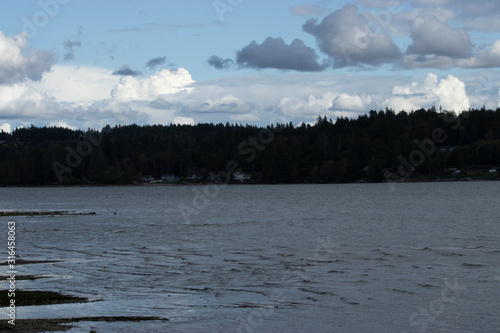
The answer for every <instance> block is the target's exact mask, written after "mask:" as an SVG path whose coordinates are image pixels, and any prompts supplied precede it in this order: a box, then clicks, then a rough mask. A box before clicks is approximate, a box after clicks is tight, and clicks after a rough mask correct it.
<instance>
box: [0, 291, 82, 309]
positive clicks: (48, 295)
mask: <svg viewBox="0 0 500 333" xmlns="http://www.w3.org/2000/svg"><path fill="white" fill-rule="evenodd" d="M8 294H9V293H8V290H3V291H0V306H1V307H7V306H9V304H10V300H11V298H10V297H8ZM15 294H16V297H15V300H16V306H28V305H50V304H66V303H83V302H89V300H88V299H87V298H83V297H77V296H69V295H63V294H60V293H57V292H54V291H40V290H16V291H15Z"/></svg>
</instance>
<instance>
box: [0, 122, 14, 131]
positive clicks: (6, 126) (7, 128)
mask: <svg viewBox="0 0 500 333" xmlns="http://www.w3.org/2000/svg"><path fill="white" fill-rule="evenodd" d="M11 131H12V126H11V125H10V124H9V123H3V124H2V125H0V132H5V133H10V132H11Z"/></svg>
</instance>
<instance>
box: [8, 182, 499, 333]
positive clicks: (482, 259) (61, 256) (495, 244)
mask: <svg viewBox="0 0 500 333" xmlns="http://www.w3.org/2000/svg"><path fill="white" fill-rule="evenodd" d="M6 209H13V210H40V211H46V210H69V211H74V212H96V215H72V216H53V217H51V216H46V217H40V216H38V217H37V216H33V217H29V216H24V217H12V218H2V225H4V235H5V238H6V237H7V223H6V222H7V221H8V220H14V221H16V227H17V237H18V239H17V240H18V244H17V253H18V254H19V255H20V256H21V258H22V259H25V260H55V261H56V262H53V263H43V264H26V265H19V266H18V271H19V274H20V275H44V276H47V277H46V278H43V279H37V280H34V281H18V287H19V288H21V289H25V290H51V291H59V292H63V293H66V294H71V295H76V296H84V297H87V298H90V299H92V300H95V302H91V303H82V304H69V305H52V306H28V307H20V308H18V309H17V311H18V312H17V314H18V318H61V317H62V318H64V317H93V316H125V315H134V316H158V317H162V318H168V319H169V321H165V322H149V323H148V322H142V323H78V324H77V325H79V326H78V327H77V328H75V329H74V330H72V331H73V332H80V331H87V332H88V330H90V329H95V330H97V331H98V332H99V331H101V332H123V331H132V332H133V331H137V332H141V331H142V332H146V331H147V332H167V331H168V332H208V331H213V332H499V331H500V317H499V316H498V314H499V313H500V183H499V182H463V183H458V182H457V183H422V184H395V185H391V186H389V185H387V184H376V185H370V184H361V185H293V186H292V185H290V186H225V187H216V186H208V187H177V186H144V187H142V186H137V187H93V188H2V189H0V210H6ZM0 235H1V234H0ZM5 242H7V240H6V239H5ZM6 256H7V254H6V253H5V257H6ZM2 270H4V271H5V270H6V269H5V266H4V268H2ZM6 286H7V285H6V283H5V282H3V284H2V285H1V287H2V289H5V287H6ZM1 311H2V312H1V313H0V315H2V316H4V317H5V313H6V310H5V309H2V310H1Z"/></svg>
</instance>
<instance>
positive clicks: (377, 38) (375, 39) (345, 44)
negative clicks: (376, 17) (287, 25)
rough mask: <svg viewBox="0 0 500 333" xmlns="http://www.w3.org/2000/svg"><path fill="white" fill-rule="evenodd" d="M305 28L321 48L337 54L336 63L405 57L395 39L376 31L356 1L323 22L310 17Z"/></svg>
mask: <svg viewBox="0 0 500 333" xmlns="http://www.w3.org/2000/svg"><path fill="white" fill-rule="evenodd" d="M302 28H303V30H304V31H305V32H307V33H310V34H311V35H313V36H314V37H316V41H317V43H318V46H319V48H320V50H321V51H322V52H324V53H326V54H328V55H329V56H330V57H332V58H333V60H334V65H335V67H346V66H360V65H381V64H384V63H393V62H394V61H396V60H397V59H400V58H401V51H400V50H399V48H398V47H397V46H396V44H395V43H394V42H393V40H392V39H391V38H390V37H389V36H387V35H383V34H377V33H374V32H373V31H372V30H371V28H370V26H369V24H368V21H367V19H366V17H364V16H362V15H360V14H359V13H358V8H357V7H356V6H353V5H349V4H347V5H345V6H344V7H343V8H341V9H339V10H337V11H335V12H334V13H332V14H330V15H328V16H326V17H325V18H324V19H323V20H322V21H321V22H320V23H318V20H317V19H310V20H308V21H307V22H306V23H305V24H304V25H303V26H302Z"/></svg>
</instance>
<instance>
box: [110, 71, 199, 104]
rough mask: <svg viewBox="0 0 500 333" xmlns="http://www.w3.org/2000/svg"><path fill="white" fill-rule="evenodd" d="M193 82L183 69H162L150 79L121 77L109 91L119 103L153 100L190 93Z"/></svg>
mask: <svg viewBox="0 0 500 333" xmlns="http://www.w3.org/2000/svg"><path fill="white" fill-rule="evenodd" d="M194 82H195V81H194V80H193V79H192V78H191V74H190V73H189V72H188V71H187V70H186V69H184V68H179V69H176V70H167V69H163V70H162V71H160V72H157V73H156V74H154V75H151V76H150V77H147V78H145V79H139V78H137V77H131V76H127V77H122V78H121V79H120V83H119V84H117V85H116V86H115V87H114V88H113V90H112V91H111V96H112V97H113V98H115V99H117V100H120V101H132V100H150V101H151V100H154V99H157V98H158V97H160V96H162V95H172V94H176V93H179V92H181V91H186V92H190V91H192V88H191V87H190V85H192V84H193V83H194Z"/></svg>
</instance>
